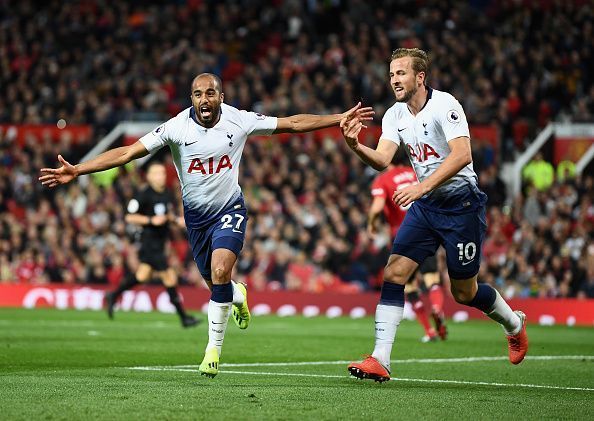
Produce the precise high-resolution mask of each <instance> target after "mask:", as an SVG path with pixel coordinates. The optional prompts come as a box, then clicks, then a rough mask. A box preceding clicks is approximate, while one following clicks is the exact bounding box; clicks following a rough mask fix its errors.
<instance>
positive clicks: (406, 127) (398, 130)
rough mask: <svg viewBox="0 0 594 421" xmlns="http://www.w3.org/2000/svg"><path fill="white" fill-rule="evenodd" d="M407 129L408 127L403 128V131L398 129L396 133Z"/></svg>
mask: <svg viewBox="0 0 594 421" xmlns="http://www.w3.org/2000/svg"><path fill="white" fill-rule="evenodd" d="M406 129H408V127H405V128H404V129H398V132H401V131H402V130H406Z"/></svg>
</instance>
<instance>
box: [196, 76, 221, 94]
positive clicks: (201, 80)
mask: <svg viewBox="0 0 594 421" xmlns="http://www.w3.org/2000/svg"><path fill="white" fill-rule="evenodd" d="M208 89H214V90H217V82H216V81H215V79H214V78H213V77H210V76H202V77H198V78H196V79H194V81H193V82H192V92H194V91H202V92H204V91H206V90H208Z"/></svg>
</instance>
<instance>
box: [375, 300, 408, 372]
mask: <svg viewBox="0 0 594 421" xmlns="http://www.w3.org/2000/svg"><path fill="white" fill-rule="evenodd" d="M403 312H404V307H398V306H387V305H384V304H378V305H377V307H376V309H375V348H374V350H373V353H372V354H371V356H372V357H373V358H375V359H376V360H378V361H379V362H380V363H381V364H382V365H383V366H384V367H386V368H387V369H388V370H390V355H391V354H392V345H393V344H394V338H395V337H396V328H398V325H399V324H400V321H401V320H402V313H403Z"/></svg>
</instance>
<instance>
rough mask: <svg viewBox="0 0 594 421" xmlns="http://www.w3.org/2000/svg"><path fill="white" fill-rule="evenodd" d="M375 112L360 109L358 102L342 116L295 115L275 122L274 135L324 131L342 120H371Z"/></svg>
mask: <svg viewBox="0 0 594 421" xmlns="http://www.w3.org/2000/svg"><path fill="white" fill-rule="evenodd" d="M374 113H375V112H374V111H373V110H372V109H371V107H363V108H362V107H361V103H360V102H359V103H358V104H357V105H355V106H354V107H353V108H351V109H350V110H348V111H345V112H344V113H342V114H331V115H315V114H297V115H293V116H290V117H281V118H279V119H278V120H277V125H276V129H275V130H274V132H273V134H276V133H305V132H311V131H313V130H318V129H325V128H326V127H332V126H338V124H339V123H340V121H341V120H342V119H343V118H346V117H349V116H357V118H358V119H359V120H360V121H368V120H372V119H373V114H374Z"/></svg>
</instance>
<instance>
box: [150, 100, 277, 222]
mask: <svg viewBox="0 0 594 421" xmlns="http://www.w3.org/2000/svg"><path fill="white" fill-rule="evenodd" d="M276 126H277V118H276V117H267V116H264V115H262V114H256V113H253V112H248V111H243V110H241V111H240V110H238V109H237V108H235V107H232V106H230V105H227V104H221V118H220V120H219V122H218V123H217V124H216V125H215V126H214V127H212V128H206V127H203V126H201V125H200V124H198V123H197V120H196V115H195V111H194V107H189V108H187V109H185V110H183V111H182V112H180V113H179V114H178V115H177V116H175V117H173V118H172V119H170V120H168V121H167V122H165V123H164V124H162V125H160V126H159V127H157V128H156V129H155V130H153V131H152V132H150V133H148V134H146V135H145V136H143V137H142V138H140V142H142V144H143V145H144V147H145V148H146V149H147V150H148V151H149V152H154V151H156V150H158V149H160V148H162V147H163V146H165V145H167V146H169V148H170V149H171V154H172V156H173V162H174V164H175V168H176V170H177V175H178V177H179V181H180V183H181V189H182V199H183V203H184V208H185V209H186V210H189V211H191V213H192V215H193V216H194V217H195V218H196V219H197V221H196V223H197V225H200V221H207V220H210V219H212V218H214V217H215V216H217V215H218V214H219V212H221V211H222V210H224V209H225V208H226V207H227V206H229V205H231V204H232V203H233V202H235V201H237V200H238V199H239V198H240V197H241V196H242V193H241V187H240V186H239V181H238V179H239V162H240V160H241V154H242V152H243V148H244V146H245V141H246V139H247V137H248V136H250V135H270V134H272V132H273V131H274V130H275V129H276Z"/></svg>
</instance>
